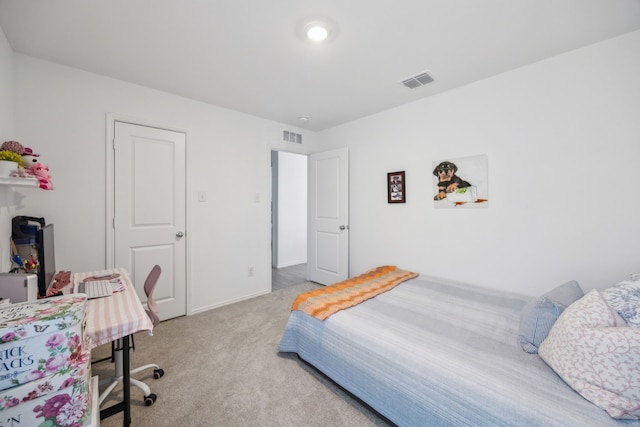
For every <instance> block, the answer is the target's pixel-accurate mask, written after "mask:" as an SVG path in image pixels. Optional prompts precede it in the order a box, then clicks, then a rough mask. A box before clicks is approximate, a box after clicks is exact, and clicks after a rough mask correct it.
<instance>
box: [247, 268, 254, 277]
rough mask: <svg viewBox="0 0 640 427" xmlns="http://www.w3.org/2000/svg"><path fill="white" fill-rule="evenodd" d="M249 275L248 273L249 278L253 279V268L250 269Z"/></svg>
mask: <svg viewBox="0 0 640 427" xmlns="http://www.w3.org/2000/svg"><path fill="white" fill-rule="evenodd" d="M247 273H248V275H249V277H253V267H249V269H248V271H247Z"/></svg>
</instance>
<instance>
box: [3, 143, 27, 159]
mask: <svg viewBox="0 0 640 427" xmlns="http://www.w3.org/2000/svg"><path fill="white" fill-rule="evenodd" d="M0 150H2V151H12V152H14V153H16V154H18V155H20V156H21V155H22V152H23V151H24V146H23V145H22V144H20V143H19V142H18V141H5V142H3V143H2V145H0Z"/></svg>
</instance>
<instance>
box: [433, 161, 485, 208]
mask: <svg viewBox="0 0 640 427" xmlns="http://www.w3.org/2000/svg"><path fill="white" fill-rule="evenodd" d="M432 173H433V177H434V178H433V182H434V185H433V188H434V190H433V191H434V193H433V194H434V196H433V203H434V206H435V207H436V208H459V207H466V208H486V207H488V206H489V190H488V184H487V180H488V160H487V156H486V155H480V156H471V157H462V158H457V159H447V160H440V161H436V162H433V172H432Z"/></svg>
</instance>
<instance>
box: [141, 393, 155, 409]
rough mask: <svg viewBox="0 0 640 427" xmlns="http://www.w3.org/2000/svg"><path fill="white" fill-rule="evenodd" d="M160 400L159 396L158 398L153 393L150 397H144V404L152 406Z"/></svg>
mask: <svg viewBox="0 0 640 427" xmlns="http://www.w3.org/2000/svg"><path fill="white" fill-rule="evenodd" d="M157 398H158V396H156V395H155V394H153V393H151V394H150V395H148V396H145V397H144V404H145V405H147V406H151V405H153V404H154V403H155V401H156V399H157Z"/></svg>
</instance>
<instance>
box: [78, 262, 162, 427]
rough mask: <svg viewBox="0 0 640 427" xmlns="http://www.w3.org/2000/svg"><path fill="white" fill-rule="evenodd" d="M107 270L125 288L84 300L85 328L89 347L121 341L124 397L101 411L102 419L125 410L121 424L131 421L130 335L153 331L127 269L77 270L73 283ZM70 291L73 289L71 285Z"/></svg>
mask: <svg viewBox="0 0 640 427" xmlns="http://www.w3.org/2000/svg"><path fill="white" fill-rule="evenodd" d="M108 273H118V274H120V280H122V282H123V283H124V285H125V287H126V289H125V290H124V291H122V292H117V293H115V294H113V296H110V297H104V298H95V299H90V300H88V301H87V309H86V319H87V325H86V331H87V334H88V335H89V337H90V338H91V348H95V347H98V346H100V345H103V344H107V343H109V342H111V341H122V342H121V345H122V348H123V351H122V367H121V368H122V373H123V374H122V376H123V387H124V390H123V394H124V400H123V401H122V402H120V403H117V404H115V405H114V406H111V407H109V408H106V409H104V410H101V411H100V418H101V419H104V418H106V417H108V416H111V415H113V414H115V413H117V412H121V411H124V423H123V424H124V426H128V425H130V424H131V394H130V384H131V383H130V377H129V370H130V365H129V336H130V335H131V334H134V333H136V332H139V331H149V332H151V331H152V330H153V324H152V323H151V320H150V319H149V316H148V315H147V313H146V312H145V310H144V307H143V306H142V303H141V302H140V298H138V294H137V293H136V290H135V288H134V286H133V284H132V283H131V279H130V278H129V273H128V272H127V270H126V269H123V268H115V269H112V270H100V271H88V272H84V273H76V274H74V277H73V283H72V285H75V284H76V283H80V282H82V280H83V279H84V278H86V277H91V276H94V275H102V274H108ZM72 291H73V288H72Z"/></svg>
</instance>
